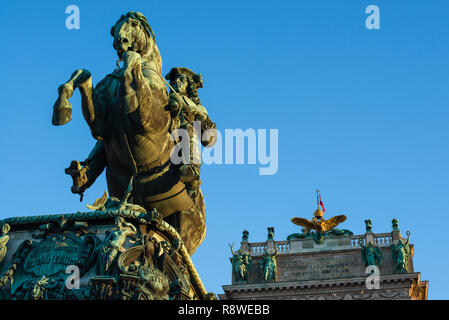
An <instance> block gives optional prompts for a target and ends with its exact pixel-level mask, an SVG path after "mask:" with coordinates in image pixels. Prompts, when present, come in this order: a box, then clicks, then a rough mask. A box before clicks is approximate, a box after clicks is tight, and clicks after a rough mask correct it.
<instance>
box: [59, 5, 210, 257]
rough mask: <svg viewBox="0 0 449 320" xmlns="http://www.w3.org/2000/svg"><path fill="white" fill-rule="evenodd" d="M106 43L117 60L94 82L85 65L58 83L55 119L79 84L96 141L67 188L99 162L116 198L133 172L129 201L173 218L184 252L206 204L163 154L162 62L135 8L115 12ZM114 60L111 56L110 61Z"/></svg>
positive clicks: (199, 237) (201, 226) (167, 141)
mask: <svg viewBox="0 0 449 320" xmlns="http://www.w3.org/2000/svg"><path fill="white" fill-rule="evenodd" d="M111 35H112V36H113V37H114V42H113V46H114V49H115V50H116V51H117V55H118V57H119V61H123V67H122V68H121V69H118V70H116V71H114V72H113V73H111V74H108V75H107V76H106V77H105V78H104V79H103V80H101V81H100V82H99V83H98V84H97V85H96V86H95V88H94V87H93V86H92V77H91V74H90V72H89V71H88V70H85V69H79V70H76V71H75V72H74V73H73V74H72V76H71V77H70V80H69V81H68V82H66V83H65V84H63V85H61V86H60V87H59V90H58V91H59V97H58V99H57V101H56V103H55V105H54V111H53V120H52V123H53V124H54V125H63V124H66V123H67V122H69V121H70V120H71V117H72V107H71V105H70V103H69V101H68V99H69V98H70V97H71V96H72V94H73V91H74V90H75V89H76V88H78V89H79V91H80V94H81V99H82V113H83V116H84V119H85V120H86V122H87V124H88V125H89V128H90V130H91V133H92V136H93V137H94V138H95V139H96V140H97V144H96V145H95V147H94V149H93V150H92V152H91V153H90V155H89V157H88V158H87V160H86V161H85V162H84V163H85V167H84V168H83V171H82V173H83V174H84V177H85V179H84V180H83V183H82V184H80V185H74V186H73V187H72V192H73V193H79V194H82V193H83V192H84V190H85V189H87V188H88V187H89V186H90V185H92V184H93V183H94V181H95V179H96V178H97V177H98V176H99V175H100V174H101V172H102V171H103V170H104V168H106V179H107V184H108V190H109V195H110V196H112V197H117V198H119V199H121V198H122V197H123V195H124V194H125V191H126V189H127V186H128V184H129V181H130V179H131V177H132V176H134V179H133V193H132V195H131V197H132V201H133V203H135V204H140V205H142V206H143V207H145V208H146V209H147V210H152V209H153V208H156V209H157V210H158V211H159V212H160V213H161V214H162V215H163V217H164V219H165V220H166V221H167V222H169V223H170V224H171V225H173V226H174V227H175V228H176V229H177V230H178V232H179V233H180V235H181V237H182V238H183V240H184V243H185V245H186V247H187V249H188V251H189V253H190V254H193V252H194V251H195V249H196V248H197V247H198V246H199V244H200V243H201V242H202V241H203V239H204V236H205V232H206V227H205V208H204V200H203V196H202V194H201V192H200V193H199V195H198V196H197V198H195V199H191V198H190V197H189V195H188V193H187V192H186V189H185V185H184V184H183V183H182V182H180V173H179V170H178V168H177V167H176V166H175V165H174V164H173V163H172V162H171V161H170V153H171V151H172V149H173V147H174V142H173V140H172V139H171V137H170V132H169V128H170V124H171V121H172V119H171V116H170V113H169V112H168V111H166V110H165V107H166V106H167V104H168V102H169V95H168V91H167V88H166V86H165V84H164V82H163V78H162V77H161V72H162V61H161V55H160V53H159V49H158V47H157V45H156V41H155V37H154V33H153V31H152V29H151V27H150V25H149V24H148V21H147V19H146V18H145V17H144V16H143V15H142V14H141V13H139V12H128V13H127V14H126V15H122V16H121V17H120V19H119V20H118V21H117V23H116V24H115V25H114V26H113V27H112V29H111ZM117 65H118V62H117Z"/></svg>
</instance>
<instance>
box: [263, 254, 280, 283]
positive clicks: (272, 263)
mask: <svg viewBox="0 0 449 320" xmlns="http://www.w3.org/2000/svg"><path fill="white" fill-rule="evenodd" d="M276 254H277V251H275V252H274V253H271V254H270V253H268V252H265V253H264V255H263V258H262V260H261V261H260V265H261V268H262V275H263V279H264V280H265V281H275V280H276V273H277V264H276Z"/></svg>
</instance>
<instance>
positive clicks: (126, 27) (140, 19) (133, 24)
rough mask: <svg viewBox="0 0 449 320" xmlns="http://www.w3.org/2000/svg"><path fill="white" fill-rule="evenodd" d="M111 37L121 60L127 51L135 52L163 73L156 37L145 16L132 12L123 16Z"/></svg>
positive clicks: (114, 27)
mask: <svg viewBox="0 0 449 320" xmlns="http://www.w3.org/2000/svg"><path fill="white" fill-rule="evenodd" d="M111 35H112V36H113V37H114V41H113V46H114V49H115V50H116V51H117V55H118V56H119V58H120V59H121V57H122V54H123V53H124V52H125V51H134V52H137V53H139V54H140V55H141V56H142V60H147V61H151V62H154V67H155V68H156V70H157V71H158V72H159V73H160V72H161V69H162V62H161V56H160V53H159V49H158V48H157V46H156V41H155V36H154V33H153V30H152V29H151V26H150V24H149V23H148V21H147V19H146V18H145V16H144V15H143V14H141V13H140V12H136V11H130V12H128V13H127V14H125V15H122V16H121V17H120V19H119V20H118V21H117V22H116V23H115V25H114V26H113V27H112V28H111Z"/></svg>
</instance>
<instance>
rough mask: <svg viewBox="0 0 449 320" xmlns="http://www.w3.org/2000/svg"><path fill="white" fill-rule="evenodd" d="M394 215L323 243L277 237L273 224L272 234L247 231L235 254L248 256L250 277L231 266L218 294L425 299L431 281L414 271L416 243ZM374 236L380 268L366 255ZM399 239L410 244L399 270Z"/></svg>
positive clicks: (272, 297) (230, 297)
mask: <svg viewBox="0 0 449 320" xmlns="http://www.w3.org/2000/svg"><path fill="white" fill-rule="evenodd" d="M395 221H396V220H395V219H394V220H393V231H391V232H389V233H377V234H376V233H373V232H372V231H371V227H369V228H368V227H367V232H366V233H365V234H362V235H341V236H334V235H329V236H327V237H325V239H324V241H323V242H322V243H321V244H318V243H317V242H316V241H315V240H314V239H313V238H302V239H290V240H286V241H276V240H274V238H273V230H272V228H269V229H271V231H270V230H269V236H268V240H266V241H265V242H259V243H250V242H248V241H247V239H248V232H247V231H245V232H244V237H243V239H242V242H241V247H240V249H239V250H238V251H237V252H233V253H235V254H234V257H236V256H238V255H239V254H243V255H245V254H246V255H247V256H249V257H250V260H251V263H250V265H247V266H246V268H245V267H244V269H245V270H244V271H245V272H246V277H247V278H246V279H242V277H241V276H240V275H239V274H238V273H236V272H233V276H232V284H230V285H223V290H224V294H222V295H220V296H219V297H220V299H223V300H243V299H245V300H248V299H250V300H252V299H254V300H263V299H270V300H276V299H279V300H287V299H291V300H348V299H349V300H353V299H356V300H367V299H389V300H390V299H400V300H410V299H411V300H426V299H427V291H428V281H422V280H421V275H420V273H419V272H415V270H414V266H413V253H414V250H413V245H412V244H409V243H408V241H407V239H406V238H403V236H402V235H401V232H400V230H399V228H397V221H396V224H395ZM270 232H271V233H270ZM399 241H401V242H399ZM370 242H371V243H372V247H374V248H377V249H376V250H378V252H380V253H381V257H382V258H381V263H380V265H379V266H377V267H378V269H377V274H376V271H375V270H373V267H372V266H371V267H370V266H368V267H367V266H366V261H364V260H363V258H362V255H363V254H362V252H363V247H364V246H366V245H367V244H369V243H370ZM398 243H399V244H404V243H406V244H407V246H408V247H407V252H408V254H407V256H406V263H405V265H404V266H403V269H404V270H398V267H397V262H396V260H395V259H396V257H395V256H394V255H393V252H392V250H393V249H394V248H395V245H397V244H398ZM270 254H271V255H274V254H275V262H276V264H275V265H276V267H275V275H274V277H271V278H269V279H266V278H267V277H266V274H265V271H266V270H265V269H266V268H265V269H264V266H265V265H266V264H264V262H263V259H266V257H267V256H269V255H270ZM404 261H405V260H404ZM231 262H233V259H232V258H231ZM233 266H234V263H233ZM233 271H234V270H233ZM373 271H374V273H372V272H373Z"/></svg>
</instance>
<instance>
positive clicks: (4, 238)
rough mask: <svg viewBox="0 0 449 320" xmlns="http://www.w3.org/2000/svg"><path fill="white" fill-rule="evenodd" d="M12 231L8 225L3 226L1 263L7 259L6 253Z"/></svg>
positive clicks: (0, 243)
mask: <svg viewBox="0 0 449 320" xmlns="http://www.w3.org/2000/svg"><path fill="white" fill-rule="evenodd" d="M10 229H11V227H10V226H9V224H7V223H5V224H4V225H3V226H2V235H1V236H0V263H1V262H3V259H5V256H6V252H7V251H8V248H7V247H6V245H7V244H8V241H9V236H8V232H9V230H10Z"/></svg>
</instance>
